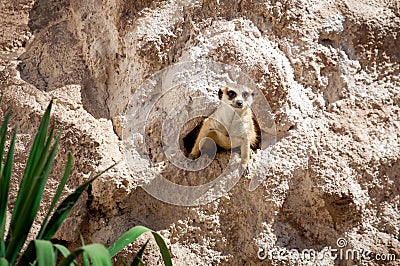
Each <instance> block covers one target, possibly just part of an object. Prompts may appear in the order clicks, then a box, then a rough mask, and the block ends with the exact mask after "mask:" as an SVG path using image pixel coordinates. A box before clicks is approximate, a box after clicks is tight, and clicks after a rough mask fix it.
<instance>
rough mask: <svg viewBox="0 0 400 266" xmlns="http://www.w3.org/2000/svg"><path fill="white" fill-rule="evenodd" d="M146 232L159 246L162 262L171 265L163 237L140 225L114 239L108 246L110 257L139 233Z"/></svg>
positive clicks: (167, 265)
mask: <svg viewBox="0 0 400 266" xmlns="http://www.w3.org/2000/svg"><path fill="white" fill-rule="evenodd" d="M146 232H151V233H152V234H153V236H154V238H155V240H156V243H157V245H158V247H159V248H160V251H161V255H162V257H163V260H164V264H165V265H166V266H172V261H171V256H170V254H169V251H168V248H167V245H166V244H165V242H164V239H163V238H162V237H161V236H160V235H159V234H158V233H157V232H154V231H153V230H151V229H149V228H147V227H144V226H140V225H139V226H135V227H133V228H131V229H130V230H129V231H128V232H126V233H125V234H123V235H122V236H121V237H120V238H118V239H117V241H115V242H114V244H113V245H111V247H109V248H108V251H109V252H110V255H111V257H114V256H115V255H116V254H117V253H118V252H120V251H121V250H122V249H123V248H125V247H126V246H127V245H129V244H130V243H132V242H133V241H135V239H136V238H138V237H139V236H140V235H142V234H143V233H146Z"/></svg>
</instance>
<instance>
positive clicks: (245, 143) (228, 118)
mask: <svg viewBox="0 0 400 266" xmlns="http://www.w3.org/2000/svg"><path fill="white" fill-rule="evenodd" d="M232 91H233V92H234V93H235V94H236V96H235V97H230V96H232ZM229 93H230V94H229ZM245 93H247V95H248V96H247V97H245V95H246V94H245ZM219 97H220V99H221V103H220V105H219V106H218V108H217V109H216V110H215V112H214V113H213V114H212V115H211V116H210V117H208V118H207V119H205V120H204V122H203V125H202V127H201V129H200V132H199V134H198V136H197V139H196V142H195V144H194V146H193V149H192V151H191V153H190V157H191V158H197V157H199V155H200V150H201V147H200V142H201V140H202V139H203V138H205V137H209V138H212V139H213V140H214V141H215V143H216V144H217V145H218V146H220V147H221V148H224V149H233V148H237V147H240V152H241V158H242V161H241V164H242V167H243V168H244V169H247V164H248V162H249V159H250V153H251V146H252V145H253V144H254V143H256V140H257V133H256V129H255V126H254V122H253V113H252V111H251V108H250V106H251V104H252V103H253V95H252V91H251V90H250V89H249V88H247V87H245V86H239V85H236V84H230V85H227V86H225V87H223V88H221V89H220V92H219ZM240 102H241V106H239V104H240ZM228 132H229V134H230V135H228Z"/></svg>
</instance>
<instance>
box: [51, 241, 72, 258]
mask: <svg viewBox="0 0 400 266" xmlns="http://www.w3.org/2000/svg"><path fill="white" fill-rule="evenodd" d="M54 247H55V248H56V249H57V250H58V251H60V253H61V255H63V257H64V258H66V257H68V256H69V254H71V252H69V250H68V249H67V248H66V247H64V246H63V245H60V244H54Z"/></svg>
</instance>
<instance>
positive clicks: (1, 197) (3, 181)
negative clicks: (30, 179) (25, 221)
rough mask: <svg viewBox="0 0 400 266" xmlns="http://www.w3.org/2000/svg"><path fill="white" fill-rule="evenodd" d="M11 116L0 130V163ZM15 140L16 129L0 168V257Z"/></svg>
mask: <svg viewBox="0 0 400 266" xmlns="http://www.w3.org/2000/svg"><path fill="white" fill-rule="evenodd" d="M10 116H11V111H9V112H7V114H6V116H5V119H4V122H3V124H2V126H1V128H0V162H1V161H2V159H3V154H4V146H5V141H6V135H7V125H8V122H9V119H10ZM15 138H16V129H14V133H13V137H12V139H11V144H10V148H9V150H8V154H7V158H6V161H5V164H4V165H1V167H0V257H4V256H5V250H6V246H5V240H4V237H5V229H6V220H7V206H8V193H9V189H10V178H11V170H12V164H13V156H14V146H15Z"/></svg>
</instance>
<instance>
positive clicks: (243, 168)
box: [240, 164, 250, 176]
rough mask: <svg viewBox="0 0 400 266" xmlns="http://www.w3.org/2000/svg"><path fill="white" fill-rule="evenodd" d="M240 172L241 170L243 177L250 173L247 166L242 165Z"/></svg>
mask: <svg viewBox="0 0 400 266" xmlns="http://www.w3.org/2000/svg"><path fill="white" fill-rule="evenodd" d="M240 170H241V171H240V172H242V175H245V176H246V175H248V174H249V173H250V171H249V166H248V165H247V164H242V165H241V169H240Z"/></svg>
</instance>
